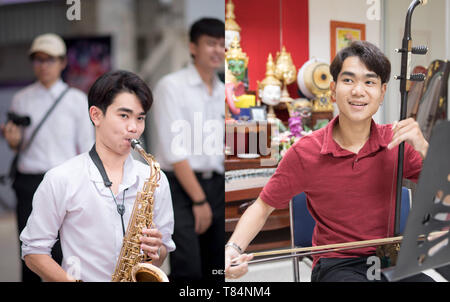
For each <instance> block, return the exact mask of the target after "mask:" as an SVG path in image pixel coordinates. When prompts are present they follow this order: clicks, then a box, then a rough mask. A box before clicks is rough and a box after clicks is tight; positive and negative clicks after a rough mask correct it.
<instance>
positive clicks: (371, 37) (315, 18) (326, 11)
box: [308, 0, 393, 123]
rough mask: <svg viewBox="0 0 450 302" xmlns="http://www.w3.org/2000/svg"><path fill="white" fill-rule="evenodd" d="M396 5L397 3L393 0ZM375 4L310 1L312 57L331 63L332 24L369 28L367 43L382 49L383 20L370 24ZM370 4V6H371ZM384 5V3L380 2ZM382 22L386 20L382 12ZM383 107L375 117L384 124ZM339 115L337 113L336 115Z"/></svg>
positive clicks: (369, 0)
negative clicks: (355, 24)
mask: <svg viewBox="0 0 450 302" xmlns="http://www.w3.org/2000/svg"><path fill="white" fill-rule="evenodd" d="M392 1H393V0H392ZM372 2H377V1H373V0H367V1H366V0H309V3H308V5H309V56H310V58H313V57H316V58H321V59H324V60H326V61H327V62H329V61H330V21H331V20H333V21H342V22H351V23H364V24H366V40H367V41H369V42H371V43H373V44H375V45H377V46H379V47H382V45H381V42H382V41H381V34H382V26H381V21H380V20H369V19H368V18H367V12H368V10H369V9H371V8H372V7H373V5H374V4H373V3H372ZM368 3H369V4H368ZM377 3H379V4H380V6H381V2H380V1H378V2H377ZM379 12H380V19H381V18H382V10H381V9H380V10H379ZM382 111H383V107H382V108H381V109H380V110H379V112H378V113H377V114H376V115H375V117H374V119H375V121H376V122H378V123H380V122H382V116H383V112H382ZM336 113H337V112H336V111H335V114H336Z"/></svg>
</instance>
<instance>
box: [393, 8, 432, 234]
mask: <svg viewBox="0 0 450 302" xmlns="http://www.w3.org/2000/svg"><path fill="white" fill-rule="evenodd" d="M427 2H428V1H427V0H413V1H412V2H411V4H410V5H409V8H408V12H407V13H406V20H405V33H404V35H403V40H402V48H400V49H396V50H395V51H396V52H399V53H401V54H402V59H401V70H400V76H395V77H394V79H396V80H400V94H401V105H400V121H401V120H404V119H406V111H407V102H408V92H409V89H410V86H411V81H423V80H425V75H424V74H423V73H415V74H411V55H412V54H417V55H425V54H426V53H427V52H428V48H427V47H426V46H416V47H413V46H412V38H411V18H412V13H413V11H414V9H415V8H416V7H417V6H418V5H419V4H422V5H425V4H427ZM404 151H405V143H404V142H402V143H401V144H400V145H399V147H398V164H397V191H396V199H395V225H394V235H395V236H397V235H399V233H400V213H401V211H400V209H401V202H402V180H403V159H404Z"/></svg>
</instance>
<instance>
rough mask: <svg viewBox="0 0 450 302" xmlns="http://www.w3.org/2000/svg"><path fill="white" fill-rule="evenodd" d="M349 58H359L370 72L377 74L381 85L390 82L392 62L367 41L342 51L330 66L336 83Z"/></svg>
mask: <svg viewBox="0 0 450 302" xmlns="http://www.w3.org/2000/svg"><path fill="white" fill-rule="evenodd" d="M348 57H358V58H359V59H360V60H361V61H362V62H363V63H364V65H365V66H366V67H367V69H369V70H370V71H373V72H375V73H376V74H377V75H378V76H379V77H380V79H381V83H383V84H384V83H387V82H389V77H390V75H391V62H389V59H388V58H387V57H386V56H385V55H384V54H383V53H382V52H381V50H380V49H379V48H378V47H377V46H375V45H373V44H372V43H370V42H367V41H355V42H352V44H350V46H348V47H346V48H344V49H342V50H340V51H339V52H338V53H337V54H336V57H335V58H334V60H333V62H331V65H330V73H331V75H332V76H333V80H334V81H335V82H336V81H337V78H338V75H339V73H340V72H341V69H342V64H343V63H344V61H345V59H347V58H348Z"/></svg>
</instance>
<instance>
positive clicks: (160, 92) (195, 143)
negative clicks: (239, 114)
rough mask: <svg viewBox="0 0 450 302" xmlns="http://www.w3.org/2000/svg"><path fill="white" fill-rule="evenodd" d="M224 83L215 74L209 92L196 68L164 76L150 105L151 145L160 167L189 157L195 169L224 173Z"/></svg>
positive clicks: (188, 67)
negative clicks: (210, 92) (210, 91)
mask: <svg viewBox="0 0 450 302" xmlns="http://www.w3.org/2000/svg"><path fill="white" fill-rule="evenodd" d="M224 102H225V86H224V84H223V83H222V82H221V81H220V80H219V78H218V77H217V76H215V77H214V84H213V90H212V94H211V95H210V94H209V91H208V88H207V86H206V85H205V83H204V82H203V81H202V79H201V77H200V75H199V73H198V71H197V69H196V68H195V66H194V65H192V64H190V65H188V66H187V67H186V68H184V69H182V70H179V71H177V72H174V73H171V74H169V75H166V76H164V77H163V78H162V79H161V80H160V81H159V82H158V84H157V85H156V87H155V89H154V101H153V105H152V108H151V109H150V119H149V122H150V137H149V139H150V144H149V145H150V148H151V153H152V154H153V155H154V156H155V157H156V159H157V160H158V162H159V163H160V165H161V168H162V169H164V170H166V171H173V167H172V164H174V163H176V162H179V161H182V160H186V159H187V160H188V161H189V164H190V166H191V168H192V169H193V170H194V171H196V172H211V171H216V172H218V173H223V171H224V168H223V162H224V155H223V143H224V125H225V119H224V118H225V116H224V108H225V103H224Z"/></svg>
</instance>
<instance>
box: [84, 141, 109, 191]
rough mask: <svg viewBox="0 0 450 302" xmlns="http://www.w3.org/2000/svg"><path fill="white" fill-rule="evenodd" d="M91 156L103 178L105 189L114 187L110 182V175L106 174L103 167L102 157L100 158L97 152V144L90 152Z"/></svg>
mask: <svg viewBox="0 0 450 302" xmlns="http://www.w3.org/2000/svg"><path fill="white" fill-rule="evenodd" d="M89 156H90V157H91V158H92V161H93V162H94V164H95V165H96V166H97V169H98V171H99V172H100V175H101V176H102V178H103V182H104V183H105V187H107V188H110V187H111V186H112V182H111V181H110V180H109V177H108V174H106V170H105V167H104V166H103V163H102V160H101V159H100V156H98V153H97V150H95V144H94V146H93V147H92V149H91V151H89Z"/></svg>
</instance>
